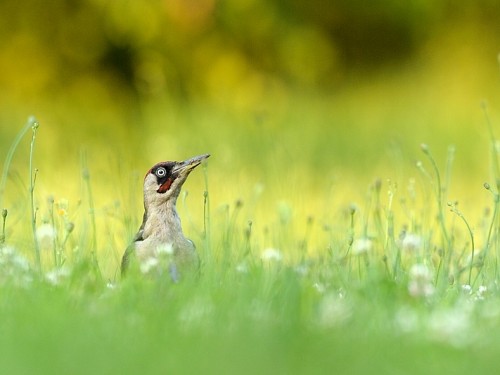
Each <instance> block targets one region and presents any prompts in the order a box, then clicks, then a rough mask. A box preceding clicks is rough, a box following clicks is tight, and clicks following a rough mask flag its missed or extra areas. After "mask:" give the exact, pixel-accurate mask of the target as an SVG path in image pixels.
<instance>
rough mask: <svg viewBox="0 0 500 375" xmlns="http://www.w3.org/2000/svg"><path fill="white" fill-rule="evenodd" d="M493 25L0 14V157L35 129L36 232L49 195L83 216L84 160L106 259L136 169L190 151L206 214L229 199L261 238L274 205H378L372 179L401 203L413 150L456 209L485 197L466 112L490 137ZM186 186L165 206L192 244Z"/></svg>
mask: <svg viewBox="0 0 500 375" xmlns="http://www.w3.org/2000/svg"><path fill="white" fill-rule="evenodd" d="M499 21H500V4H498V3H497V2H495V1H487V0H483V1H476V2H465V3H461V4H459V5H457V4H456V2H454V1H451V0H434V1H430V0H416V1H413V2H410V3H405V4H403V3H401V2H399V1H394V0H376V1H371V2H367V1H359V0H355V1H352V0H351V1H347V0H335V1H329V2H325V1H320V0H313V1H303V0H291V1H288V2H285V1H270V0H241V1H217V0H166V1H152V0H150V1H138V0H135V1H134V0H129V1H104V0H85V1H69V0H65V1H63V0H55V1H50V2H41V1H35V0H26V1H22V2H21V1H14V0H4V1H2V2H1V3H0V46H1V48H0V155H1V157H2V160H3V158H4V157H5V155H6V153H7V150H8V148H9V146H10V144H11V142H12V140H13V139H14V137H15V134H16V133H17V132H18V131H19V129H20V128H21V127H22V125H23V124H24V123H25V122H26V119H27V118H28V116H29V115H35V116H36V117H37V118H38V120H39V121H40V128H39V132H38V134H37V139H36V149H35V166H36V167H37V168H38V169H39V173H38V177H37V179H38V180H37V190H36V194H37V199H38V202H39V207H40V220H43V212H44V209H45V208H44V206H45V203H44V202H45V201H46V199H47V197H48V196H49V195H52V196H54V198H55V200H56V202H57V201H58V200H60V199H67V200H68V201H69V207H70V210H71V208H72V207H73V209H74V215H77V214H76V213H75V212H77V211H78V210H80V212H82V211H83V212H85V211H84V210H85V209H84V208H78V207H84V206H85V204H84V203H81V204H80V203H79V202H80V201H82V202H84V201H85V199H86V198H85V197H86V196H85V193H84V191H85V189H84V187H83V186H82V185H83V183H82V178H81V175H82V169H83V168H85V167H83V166H82V162H81V159H82V155H83V154H84V155H86V156H85V157H86V160H87V162H86V163H87V164H86V168H88V171H89V173H90V176H91V179H90V183H91V185H92V187H93V189H94V194H93V199H94V200H95V205H96V215H97V220H98V222H99V223H100V224H99V228H100V230H102V231H103V235H102V236H101V240H102V237H106V235H105V234H104V233H106V234H109V233H120V235H119V236H116V235H109V236H110V239H109V245H106V246H108V248H109V249H108V250H107V251H109V253H111V254H112V255H113V261H112V262H115V261H116V262H117V261H118V259H119V256H120V255H121V254H119V253H120V252H121V250H120V249H121V247H123V245H124V244H125V243H126V242H127V241H128V239H129V238H130V236H131V233H132V232H133V231H134V230H135V228H136V227H137V226H138V224H139V223H140V219H141V212H140V211H141V199H142V198H141V196H142V192H141V182H142V177H143V174H144V173H145V171H146V170H147V169H148V168H149V167H150V166H151V165H152V164H154V163H156V162H158V161H160V160H169V159H172V160H181V159H184V158H188V157H191V156H194V155H197V154H201V153H207V152H208V153H211V154H212V157H211V158H210V160H209V166H208V180H209V191H210V197H211V204H212V210H213V212H214V215H220V216H223V215H225V214H226V213H225V212H226V211H227V210H229V211H231V210H232V209H233V206H234V203H235V202H236V201H237V200H242V201H243V202H244V204H245V206H244V207H245V208H244V209H245V211H244V214H243V215H242V217H241V220H242V221H243V222H244V221H245V220H253V221H256V222H257V224H256V225H259V217H262V218H263V219H261V220H262V221H260V228H258V226H257V228H258V230H259V231H261V232H266V230H267V229H266V228H267V226H268V225H269V222H271V223H272V222H273V220H274V218H275V217H276V218H279V217H280V215H283V210H285V211H286V209H287V208H286V207H291V208H290V209H292V210H293V212H294V215H296V216H295V217H297V218H298V219H297V221H298V227H299V228H300V227H301V226H302V227H303V226H304V224H305V222H306V217H314V218H316V219H317V221H316V222H317V223H319V224H320V225H318V227H321V225H322V224H325V223H328V222H330V221H331V220H332V217H335V215H337V214H338V215H340V213H339V212H342V210H343V208H345V207H347V206H348V205H349V203H350V202H351V201H360V200H361V202H362V200H363V199H364V195H365V192H366V191H367V190H368V189H369V186H370V184H371V183H373V181H374V180H375V179H377V178H380V179H381V181H382V182H383V184H384V185H383V186H384V188H383V189H384V199H385V193H386V190H387V187H388V186H391V185H390V184H387V180H391V181H392V183H399V186H400V187H399V190H400V191H406V189H407V188H406V185H407V183H408V179H409V178H411V177H418V171H417V169H416V168H415V167H414V164H415V161H416V160H418V159H422V158H424V157H423V156H422V155H421V152H420V149H419V145H420V143H422V142H425V143H428V144H429V146H430V148H431V150H432V151H433V153H434V156H435V157H436V160H437V162H438V164H439V165H440V166H442V167H443V168H444V165H445V160H446V155H447V148H448V145H451V144H453V145H455V146H456V155H455V162H454V175H453V176H454V177H453V183H452V186H451V189H452V190H451V193H450V195H451V196H452V198H453V199H459V200H460V201H461V202H464V203H465V207H466V209H467V208H470V209H471V210H472V209H473V208H476V207H482V206H483V205H484V204H486V203H485V202H489V198H490V197H489V195H488V194H487V193H485V192H484V191H483V190H482V188H481V186H482V184H483V182H485V181H488V180H489V179H490V172H489V165H490V154H489V138H488V131H487V125H486V120H485V116H484V113H483V110H482V108H481V103H482V102H483V101H486V102H487V103H489V105H488V111H489V113H490V116H491V119H492V123H493V125H494V128H496V127H497V126H496V125H498V123H499V119H500V117H499V114H498V108H500V95H499V92H500V80H499V78H500V73H499V65H498V61H497V55H498V52H499V51H500V48H499V47H500V22H499ZM497 133H498V134H500V130H499V131H498V132H497ZM28 150H29V139H28V137H27V138H26V139H25V141H24V142H23V143H22V144H21V146H20V148H19V149H18V151H17V152H16V155H15V157H14V160H13V165H12V170H11V177H10V178H9V181H8V184H7V190H6V195H5V199H4V205H5V206H6V207H8V208H9V209H12V207H16V208H17V209H18V213H17V214H16V213H15V211H13V212H14V214H13V219H12V220H14V222H18V223H23V222H25V220H26V219H25V213H23V207H24V208H25V205H23V203H19V202H20V201H21V200H22V199H24V198H25V197H26V196H27V190H26V185H27V183H28V176H29V175H28V163H27V160H28V154H29V153H28ZM203 174H204V173H203V172H202V171H201V170H197V171H195V173H193V175H192V176H191V177H190V180H189V181H188V182H187V183H186V186H185V187H186V190H187V191H189V195H188V197H189V199H187V200H186V206H187V207H184V206H183V207H181V211H183V214H182V215H184V216H189V218H187V219H185V221H187V223H188V224H187V225H188V227H187V228H191V230H190V229H187V232H191V236H192V237H193V236H194V237H196V234H193V233H196V231H197V230H199V228H201V227H202V224H201V223H202V217H201V216H202V215H201V213H202V210H203V206H202V202H203V191H204V189H205V187H204V176H203ZM402 194H404V193H402ZM257 202H260V203H257ZM180 205H181V206H182V204H180ZM284 207H285V209H284ZM471 214H473V215H477V216H480V214H481V212H480V210H479V211H477V212H474V213H471ZM16 215H17V216H16ZM113 220H115V221H116V222H114V221H113ZM277 220H279V219H277ZM124 223H125V225H124ZM189 223H191V227H190V226H189V225H190V224H189ZM115 225H116V226H117V227H118V228H120V229H119V230H118V229H116V227H114V226H115ZM325 225H326V224H325ZM110 226H112V227H113V228H114V229H112V230H107V231H104V230H103V229H104V228H108V227H110ZM77 229H78V226H77V227H76V228H75V231H76V230H77ZM11 230H13V231H14V232H16V230H15V229H11ZM298 230H299V231H300V230H302V231H304V229H298ZM17 236H19V237H22V232H21V231H20V230H18V231H17ZM115 237H118V239H116V238H115ZM266 241H267V242H273V240H272V239H269V238H268V239H266V237H265V236H264V239H263V240H262V242H263V244H262V245H263V246H270V245H272V243H268V244H264V242H266ZM112 262H111V263H112ZM109 267H110V268H112V267H113V264H112V265H110V266H109Z"/></svg>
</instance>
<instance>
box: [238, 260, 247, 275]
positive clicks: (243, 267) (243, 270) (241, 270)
mask: <svg viewBox="0 0 500 375" xmlns="http://www.w3.org/2000/svg"><path fill="white" fill-rule="evenodd" d="M236 272H238V273H248V264H246V263H245V262H241V263H239V264H238V265H237V266H236Z"/></svg>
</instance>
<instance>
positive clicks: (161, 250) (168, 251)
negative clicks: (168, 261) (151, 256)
mask: <svg viewBox="0 0 500 375" xmlns="http://www.w3.org/2000/svg"><path fill="white" fill-rule="evenodd" d="M156 251H157V252H158V255H161V254H165V255H172V254H173V253H174V247H173V246H172V244H171V243H164V244H161V245H159V246H158V247H157V248H156Z"/></svg>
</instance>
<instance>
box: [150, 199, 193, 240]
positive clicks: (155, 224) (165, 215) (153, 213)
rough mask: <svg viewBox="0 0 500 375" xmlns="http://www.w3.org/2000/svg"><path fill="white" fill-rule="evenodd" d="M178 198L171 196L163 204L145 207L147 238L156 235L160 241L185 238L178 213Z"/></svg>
mask: <svg viewBox="0 0 500 375" xmlns="http://www.w3.org/2000/svg"><path fill="white" fill-rule="evenodd" d="M176 200H177V199H176V197H171V199H169V200H167V201H166V202H162V203H161V204H149V205H148V206H146V207H145V209H146V218H145V219H146V221H145V223H144V237H145V238H148V237H154V238H156V239H157V240H158V241H161V242H171V243H175V242H178V241H184V240H185V238H184V234H183V232H182V227H181V220H180V218H179V215H178V214H177V208H176ZM155 203H156V202H155Z"/></svg>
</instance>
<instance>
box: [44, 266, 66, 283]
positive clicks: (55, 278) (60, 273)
mask: <svg viewBox="0 0 500 375" xmlns="http://www.w3.org/2000/svg"><path fill="white" fill-rule="evenodd" d="M69 275H70V271H69V269H68V268H66V267H62V268H56V269H54V270H52V271H49V272H47V273H46V274H45V280H47V281H48V282H49V284H52V285H59V284H61V282H62V281H63V280H65V279H66V278H68V276H69Z"/></svg>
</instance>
